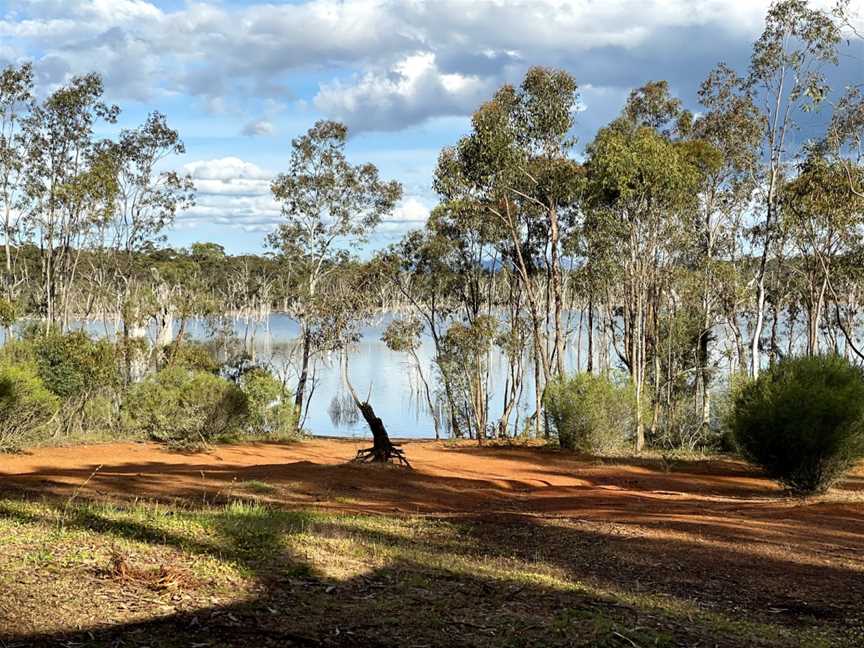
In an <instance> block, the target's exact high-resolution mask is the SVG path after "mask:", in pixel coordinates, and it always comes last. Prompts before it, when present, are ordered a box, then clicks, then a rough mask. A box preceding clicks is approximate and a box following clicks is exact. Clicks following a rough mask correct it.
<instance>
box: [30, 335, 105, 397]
mask: <svg viewBox="0 0 864 648" xmlns="http://www.w3.org/2000/svg"><path fill="white" fill-rule="evenodd" d="M26 344H29V345H30V346H31V347H32V354H33V360H34V361H35V363H36V367H37V369H38V371H39V376H40V377H41V378H42V381H43V382H44V383H45V386H46V387H48V389H50V390H51V391H52V392H54V393H55V394H57V395H58V396H60V398H63V399H64V400H67V399H70V398H74V397H83V396H86V395H88V394H92V393H93V392H94V391H96V390H98V389H101V388H103V387H108V386H112V385H116V384H117V383H118V382H119V378H120V374H119V371H118V362H117V355H116V353H115V349H114V347H113V345H112V344H111V343H110V342H108V341H106V340H93V339H91V338H90V337H89V336H88V335H87V334H86V333H83V332H80V331H76V332H72V333H66V334H62V335H61V334H51V335H45V336H40V337H36V338H32V339H30V340H28V341H27V342H26Z"/></svg>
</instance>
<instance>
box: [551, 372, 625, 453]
mask: <svg viewBox="0 0 864 648" xmlns="http://www.w3.org/2000/svg"><path fill="white" fill-rule="evenodd" d="M543 399H544V406H545V408H546V412H547V413H548V415H549V418H550V420H551V423H552V428H553V431H554V432H555V434H557V436H558V443H559V444H560V445H561V447H562V448H566V449H569V450H580V451H582V452H603V451H608V450H612V449H614V448H616V447H619V446H620V445H622V444H623V443H624V441H625V439H626V437H627V434H628V433H629V432H630V431H631V430H632V428H633V426H634V425H635V421H636V399H635V395H634V393H633V390H632V388H631V387H630V386H629V384H621V383H618V382H615V381H613V380H611V379H609V378H608V377H606V376H595V375H594V374H589V373H580V374H576V375H574V376H571V377H569V378H566V377H564V378H558V379H555V380H552V381H550V382H549V384H548V385H547V386H546V391H545V394H544V397H543Z"/></svg>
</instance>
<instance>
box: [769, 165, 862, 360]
mask: <svg viewBox="0 0 864 648" xmlns="http://www.w3.org/2000/svg"><path fill="white" fill-rule="evenodd" d="M853 174H854V175H853ZM850 178H851V180H852V182H853V184H857V183H860V182H862V179H864V170H862V169H860V168H859V167H857V166H854V167H847V166H844V165H842V164H840V163H837V162H835V163H833V164H832V163H830V162H829V161H827V160H825V159H824V158H822V157H820V156H813V157H811V158H810V159H808V160H807V161H806V162H804V163H803V164H802V166H801V169H800V172H799V174H798V176H797V177H796V178H795V179H794V180H792V181H791V182H789V183H788V184H787V185H786V187H785V188H784V192H783V200H782V202H781V207H782V209H781V215H782V218H783V221H784V225H785V226H786V227H787V228H789V230H791V232H790V238H791V240H792V242H793V245H794V246H795V248H796V250H797V252H798V256H797V258H796V261H797V263H796V266H797V267H799V268H800V272H801V274H802V276H803V282H802V283H803V286H804V290H803V291H802V292H803V294H802V298H803V299H802V301H803V303H804V306H805V310H806V312H807V345H806V352H807V353H808V354H809V355H815V354H817V353H818V352H819V350H820V345H819V341H820V336H819V327H820V324H822V323H825V324H828V325H829V328H830V323H831V317H830V316H829V313H828V312H827V306H828V302H829V299H830V297H831V294H830V289H829V286H833V284H834V283H836V280H835V273H836V269H837V266H838V265H839V264H842V263H843V261H844V260H845V259H848V258H850V256H853V255H854V254H855V252H856V251H857V250H858V249H859V248H860V246H861V241H862V240H864V196H857V195H856V194H855V193H854V192H853V191H852V188H851V187H850V183H849V180H850ZM835 345H836V342H835ZM833 350H834V351H835V352H837V351H838V349H837V348H836V346H835V348H834V349H833Z"/></svg>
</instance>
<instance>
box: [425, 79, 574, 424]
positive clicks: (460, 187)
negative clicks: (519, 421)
mask: <svg viewBox="0 0 864 648" xmlns="http://www.w3.org/2000/svg"><path fill="white" fill-rule="evenodd" d="M577 101H578V94H577V86H576V82H575V81H574V80H573V78H572V77H571V76H570V75H569V74H568V73H567V72H564V71H562V70H550V69H546V68H540V67H535V68H532V69H531V70H529V71H528V73H527V74H526V76H525V79H524V80H523V82H522V84H521V85H520V86H519V88H518V89H517V88H514V87H512V86H509V85H508V86H504V87H503V88H501V89H500V90H499V91H498V92H497V93H496V94H495V96H494V97H493V98H492V99H491V100H490V101H488V102H486V103H485V104H484V105H483V106H481V107H480V109H478V110H477V111H476V112H475V113H474V116H473V118H472V130H471V132H470V133H469V134H468V135H467V136H465V137H463V138H462V139H461V140H460V141H459V142H458V143H457V144H456V146H455V147H453V148H448V149H445V150H444V151H443V152H442V154H441V157H440V159H439V163H438V168H437V170H436V174H435V185H434V186H435V189H436V191H437V192H438V193H439V195H441V197H442V199H443V200H444V202H445V204H451V205H453V204H456V205H459V209H460V211H461V212H462V213H480V214H483V215H484V217H485V216H487V215H488V216H491V217H492V219H493V220H494V221H495V223H496V225H497V227H498V228H499V229H500V230H501V236H500V237H499V240H500V243H499V245H500V247H501V252H502V262H504V263H509V264H511V265H512V267H513V268H514V269H515V270H516V272H517V275H518V277H519V279H520V281H521V284H522V290H521V294H522V295H523V296H524V299H525V302H526V304H527V306H528V309H529V312H530V320H531V329H532V342H533V345H532V346H533V352H534V366H535V401H536V403H535V404H536V412H535V432H537V433H538V434H539V432H540V423H541V417H540V414H541V409H542V392H543V385H544V384H545V382H546V380H548V378H549V377H550V375H551V373H552V372H553V371H555V372H558V373H560V372H563V370H564V347H565V343H566V334H565V331H564V329H563V325H562V317H563V285H562V267H561V246H562V240H563V238H565V233H564V231H563V230H565V229H566V228H569V227H570V226H571V221H572V219H573V216H574V215H575V214H576V212H577V210H576V208H575V206H576V197H577V192H578V187H579V175H580V174H579V171H580V167H579V165H578V164H577V163H576V162H575V161H574V160H573V159H572V158H571V157H570V152H571V149H572V146H573V140H572V139H571V138H570V135H569V134H570V131H571V129H572V126H573V123H574V122H573V119H574V114H575V112H576V110H575V109H576V106H577ZM538 263H541V264H542V266H543V267H545V272H546V275H547V282H546V285H545V289H546V299H544V295H543V290H542V287H541V286H540V285H539V283H538V281H537V276H538V274H539V272H540V269H539V268H538ZM550 302H551V304H550ZM549 306H551V308H550V307H549ZM550 313H551V317H552V324H551V329H552V332H551V336H552V344H551V348H550V347H549V345H548V336H549V331H548V329H549V327H548V326H547V316H548V315H549V314H550Z"/></svg>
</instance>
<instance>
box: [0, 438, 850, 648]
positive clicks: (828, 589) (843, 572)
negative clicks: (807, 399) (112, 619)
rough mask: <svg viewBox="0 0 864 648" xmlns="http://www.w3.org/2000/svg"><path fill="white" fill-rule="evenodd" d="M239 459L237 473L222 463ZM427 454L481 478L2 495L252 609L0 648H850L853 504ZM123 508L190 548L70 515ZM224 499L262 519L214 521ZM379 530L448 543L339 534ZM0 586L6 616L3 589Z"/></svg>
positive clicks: (236, 607) (234, 512) (198, 475)
mask: <svg viewBox="0 0 864 648" xmlns="http://www.w3.org/2000/svg"><path fill="white" fill-rule="evenodd" d="M246 452H248V453H249V454H250V459H252V460H257V459H256V457H257V455H255V452H254V450H248V451H247V450H244V449H240V450H238V451H237V453H246ZM444 452H458V453H467V454H471V455H481V456H483V457H486V458H488V459H489V460H490V461H495V462H500V465H498V463H496V464H495V465H494V466H493V468H494V469H490V468H489V467H488V466H484V465H479V464H472V465H471V466H472V467H470V468H469V469H466V470H464V471H463V472H464V473H465V476H455V475H453V474H449V473H448V474H446V475H442V474H433V473H432V472H430V470H429V469H428V468H423V466H422V462H420V464H418V465H420V469H418V470H416V471H404V470H400V469H396V468H392V467H388V466H357V465H353V464H324V463H314V462H312V461H305V460H304V461H294V462H290V463H282V464H277V463H262V464H254V465H247V464H243V463H240V462H237V461H234V462H226V461H221V460H220V461H218V462H217V461H209V462H204V461H202V460H201V459H200V458H199V459H198V461H196V462H195V463H192V464H183V463H170V462H167V461H164V462H163V461H145V462H137V463H134V462H126V463H116V464H113V465H103V466H102V467H101V468H99V469H98V470H97V467H98V466H97V465H85V466H77V467H74V468H73V467H60V468H52V467H45V468H40V469H39V470H35V471H33V472H32V473H28V474H19V475H4V476H3V477H2V488H3V489H4V491H5V498H6V499H5V500H0V517H2V518H5V519H7V520H11V521H14V522H15V523H17V524H23V525H27V524H30V525H40V524H41V525H45V524H50V523H51V521H52V520H53V519H54V518H53V517H51V516H39V515H33V514H30V513H27V512H26V511H22V510H21V508H20V507H17V506H15V502H16V501H19V500H24V499H27V498H34V497H35V498H45V497H46V496H47V497H50V498H52V499H48V500H46V501H47V502H49V505H50V506H51V508H52V510H53V511H54V512H55V513H57V515H59V514H60V513H61V512H62V514H63V519H64V525H66V526H67V527H68V528H72V529H78V530H81V531H85V532H88V533H95V534H98V535H99V536H100V537H102V538H123V539H128V540H136V541H139V542H143V543H147V544H148V545H152V546H154V547H171V548H173V549H176V550H177V551H178V552H183V553H185V554H191V555H194V556H201V557H209V558H213V559H218V560H227V561H230V562H232V563H234V564H237V565H239V566H241V567H242V568H243V569H244V570H245V571H247V572H248V573H250V574H251V575H252V577H253V578H254V580H255V581H256V582H257V584H258V587H257V589H256V590H255V593H254V596H252V597H251V598H249V599H248V600H243V601H238V602H233V603H230V604H208V605H201V606H198V607H197V608H196V609H194V610H191V611H181V612H174V613H171V614H168V615H163V616H160V617H159V618H153V619H148V620H143V621H130V622H123V623H118V624H115V625H110V626H107V627H104V626H102V625H100V624H98V623H97V624H94V625H93V627H90V628H86V629H84V630H81V631H68V632H66V631H63V632H55V633H46V634H40V633H38V632H29V633H28V632H23V633H22V632H20V631H19V632H17V634H16V633H10V632H5V631H4V630H3V628H0V646H3V648H6V647H12V646H73V645H75V646H78V645H80V646H115V645H117V646H121V645H122V646H145V645H146V646H168V647H170V646H200V647H203V646H268V645H273V646H290V645H297V646H414V645H416V646H423V645H426V646H489V645H495V646H499V645H500V646H506V645H512V646H558V645H561V646H571V645H586V646H593V645H600V646H602V645H607V646H632V645H634V644H635V645H640V646H647V645H688V646H689V645H694V646H695V645H716V646H740V645H742V637H743V638H744V639H745V640H746V639H750V636H749V635H747V634H744V635H742V633H756V634H758V635H759V636H758V637H756V638H754V640H753V643H754V644H758V645H766V646H771V645H774V646H786V645H795V642H796V641H797V640H798V639H797V637H798V634H799V633H803V632H809V631H812V632H814V633H817V634H818V633H819V632H822V631H824V632H828V633H829V635H830V637H829V639H830V640H826V641H828V643H829V645H837V646H843V645H849V646H855V645H862V640H864V613H862V610H861V606H860V601H861V600H864V510H862V506H861V505H860V504H851V503H837V502H832V501H815V502H804V501H801V500H794V499H790V498H784V497H779V496H778V495H779V493H778V491H777V489H776V488H774V487H773V486H772V485H771V484H769V483H768V482H767V481H766V480H764V479H761V478H760V477H759V475H758V473H755V472H754V471H752V470H750V469H748V468H746V467H743V466H742V464H739V463H738V462H732V461H729V462H726V461H723V462H719V463H718V464H717V465H716V467H715V468H716V469H715V470H714V472H711V466H712V464H710V463H708V462H693V463H692V464H691V463H688V464H686V465H684V466H682V467H681V468H680V469H676V470H674V471H671V472H666V471H665V470H660V469H658V468H657V466H656V465H654V464H651V463H648V464H646V463H644V462H641V461H640V462H626V461H624V462H616V463H615V464H613V465H610V464H605V463H586V461H585V460H581V461H580V460H578V459H576V458H574V457H572V456H560V455H558V454H556V453H550V452H548V451H542V452H537V451H536V450H535V449H530V448H514V449H511V448H505V449H501V448H498V447H496V448H489V449H487V448H476V449H475V448H470V449H469V448H456V449H448V450H446V451H444ZM190 459H192V457H190ZM507 461H515V462H519V463H520V464H522V469H521V471H519V472H516V471H514V472H513V474H514V475H519V477H518V478H512V479H511V478H506V477H502V476H501V475H506V474H507V473H508V470H509V468H508V464H507V463H506V462H507ZM541 478H542V479H541ZM252 481H260V482H266V483H267V484H268V485H270V486H272V488H273V492H270V493H267V494H264V495H260V496H257V497H255V498H253V497H252V496H251V495H249V494H248V493H246V492H245V491H244V489H243V484H244V483H246V482H252ZM858 481H860V480H859V478H857V477H855V478H853V480H852V481H851V483H852V485H853V486H855V485H856V484H857V482H858ZM0 495H4V493H0ZM142 498H143V499H147V500H153V501H163V502H170V503H172V504H177V505H178V506H179V507H180V508H179V510H180V511H181V514H182V511H183V510H188V511H195V512H196V514H197V515H203V516H205V519H206V522H207V526H208V529H211V530H212V533H210V534H203V535H202V536H201V537H200V538H199V537H196V538H194V539H190V538H189V537H188V536H184V535H180V534H177V533H172V532H171V531H166V530H165V529H164V528H161V527H158V526H154V525H153V524H148V523H147V522H146V521H141V520H136V519H128V518H124V519H120V520H118V519H113V518H111V517H110V516H108V515H106V514H104V512H101V511H100V510H99V509H98V507H92V506H88V505H87V502H88V501H89V500H104V501H110V502H113V503H116V502H117V501H118V500H119V501H121V502H122V501H124V500H125V501H128V502H133V501H136V500H139V499H142ZM238 499H239V500H249V501H253V500H254V501H255V502H259V503H260V502H264V503H265V504H266V505H267V507H261V506H257V507H254V506H250V507H247V508H244V507H242V506H240V507H234V508H232V507H231V506H227V507H222V505H225V504H229V503H231V502H236V501H237V500H238ZM73 500H74V501H73ZM70 502H71V504H70ZM219 507H222V508H219ZM268 507H269V508H268ZM325 513H326V515H325ZM380 513H387V514H389V515H393V514H396V516H397V517H396V518H395V519H398V520H403V521H404V523H405V524H415V523H417V524H419V521H423V520H428V521H429V524H432V525H433V526H434V524H439V523H440V524H443V525H445V526H446V529H447V530H448V533H445V534H436V533H433V532H429V531H427V530H425V527H424V526H423V525H420V526H419V527H418V528H419V530H412V532H411V533H407V534H405V535H399V534H396V533H392V532H387V531H386V530H382V529H380V528H370V527H369V525H364V524H362V523H360V522H358V521H357V520H358V518H356V517H355V514H364V515H368V514H380ZM378 519H384V518H378ZM412 521H413V522H412ZM373 526H374V525H373ZM412 529H413V527H412ZM310 530H311V531H312V532H314V533H313V536H314V537H315V538H319V539H323V540H334V539H335V540H338V539H340V538H346V537H347V538H350V539H351V541H352V542H356V543H358V544H359V546H360V547H361V548H362V549H363V552H362V554H360V556H359V558H358V560H361V561H365V562H364V564H367V563H368V565H369V571H368V572H366V573H362V574H360V575H357V574H353V575H351V576H350V577H348V578H344V579H341V578H335V577H332V576H329V577H328V576H327V575H326V574H324V573H323V572H321V571H320V570H319V569H318V567H317V565H316V561H315V559H314V557H311V558H310V556H309V555H307V554H306V553H303V552H301V551H298V549H297V546H298V545H297V544H296V542H295V541H296V540H297V538H298V537H299V536H301V535H303V534H308V533H309V532H310ZM321 551H325V552H326V551H327V549H326V547H322V549H321ZM373 556H374V557H376V558H374V559H373V558H372V557H373ZM517 572H518V574H519V575H516V574H517ZM4 586H5V587H7V588H8V591H6V592H5V593H4V594H5V596H6V597H7V598H8V599H9V600H15V592H16V590H15V587H19V586H17V585H15V584H14V583H11V584H10V583H6V584H5V585H4ZM20 587H23V585H22V586H20ZM274 610H275V612H274ZM741 624H746V626H742V625H741ZM760 633H761V634H760ZM622 637H623V638H622ZM754 637H755V635H754ZM757 639H758V640H757ZM805 640H806V637H805V636H804V635H803V634H802V635H801V643H802V644H804V643H806V641H805ZM4 642H5V643H4ZM744 643H749V641H745V642H744Z"/></svg>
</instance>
